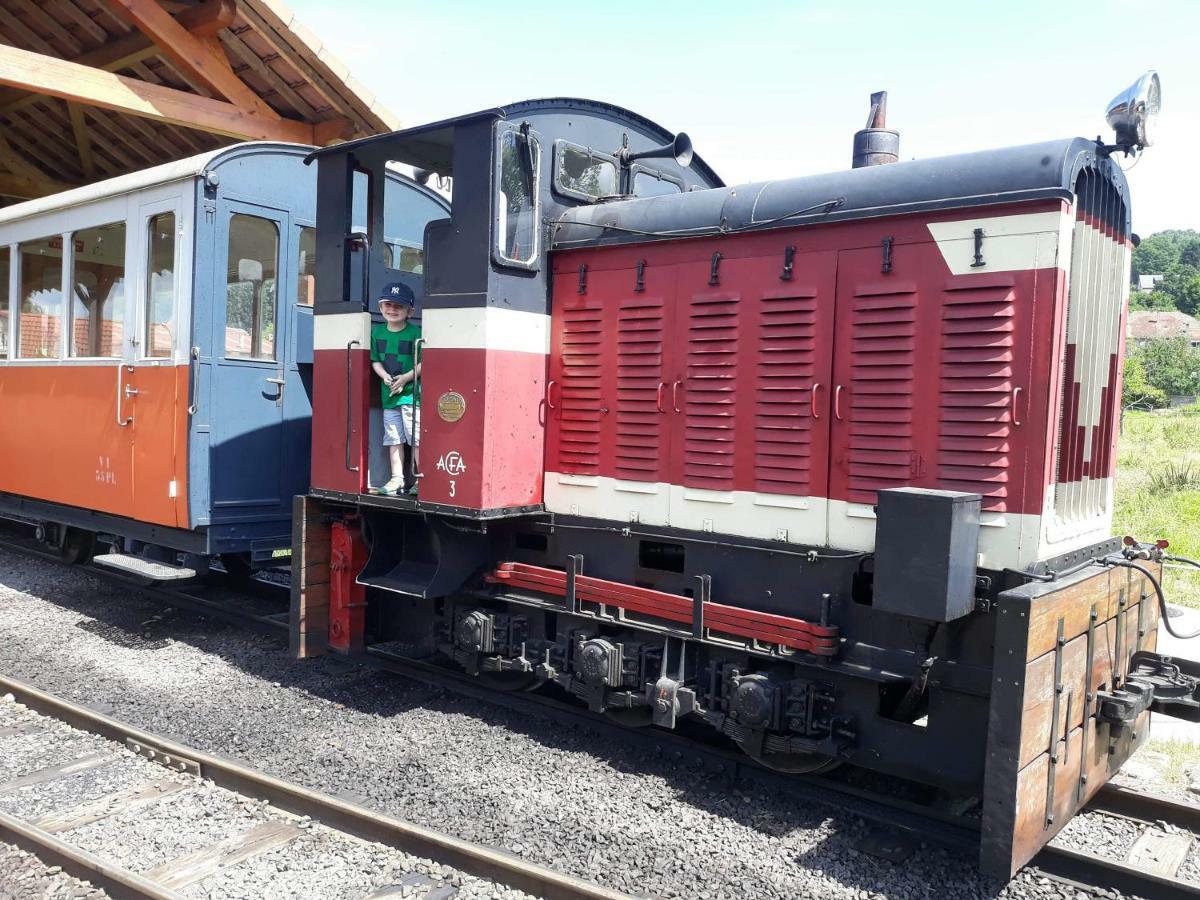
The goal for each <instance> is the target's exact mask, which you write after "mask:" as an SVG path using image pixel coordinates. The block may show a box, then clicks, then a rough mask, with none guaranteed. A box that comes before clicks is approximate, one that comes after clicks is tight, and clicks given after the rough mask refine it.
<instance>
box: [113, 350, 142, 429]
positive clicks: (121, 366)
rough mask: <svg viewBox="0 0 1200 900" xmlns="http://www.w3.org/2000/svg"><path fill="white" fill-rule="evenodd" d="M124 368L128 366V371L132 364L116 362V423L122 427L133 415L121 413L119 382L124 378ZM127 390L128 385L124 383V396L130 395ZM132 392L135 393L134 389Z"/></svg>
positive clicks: (130, 369) (131, 368)
mask: <svg viewBox="0 0 1200 900" xmlns="http://www.w3.org/2000/svg"><path fill="white" fill-rule="evenodd" d="M126 368H128V369H129V371H130V372H132V371H133V366H126V365H125V363H117V424H118V425H120V426H121V427H122V428H125V427H126V426H127V425H129V423H131V422H132V421H133V416H128V417H126V416H123V415H122V414H121V394H122V390H121V382H122V381H123V380H124V378H123V374H124V370H125V369H126ZM129 390H130V388H129V385H125V391H124V394H125V396H126V397H129V396H131V394H130V393H129ZM133 393H134V394H136V393H137V391H136V390H135V391H134V392H133Z"/></svg>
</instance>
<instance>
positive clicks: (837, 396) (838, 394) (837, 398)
mask: <svg viewBox="0 0 1200 900" xmlns="http://www.w3.org/2000/svg"><path fill="white" fill-rule="evenodd" d="M833 417H834V418H835V419H837V420H838V421H839V422H840V421H842V386H841V385H840V384H839V385H838V386H837V387H835V388H834V389H833Z"/></svg>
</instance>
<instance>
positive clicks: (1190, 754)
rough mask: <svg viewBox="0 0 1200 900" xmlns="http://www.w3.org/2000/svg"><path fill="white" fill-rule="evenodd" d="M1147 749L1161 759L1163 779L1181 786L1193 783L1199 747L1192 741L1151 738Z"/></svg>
mask: <svg viewBox="0 0 1200 900" xmlns="http://www.w3.org/2000/svg"><path fill="white" fill-rule="evenodd" d="M1146 750H1148V751H1150V753H1152V754H1155V755H1156V756H1158V757H1159V758H1160V759H1161V770H1160V771H1161V773H1162V779H1163V781H1165V782H1167V783H1168V784H1174V785H1179V786H1181V787H1184V786H1187V785H1189V784H1191V783H1192V781H1193V777H1192V776H1193V773H1194V772H1195V771H1196V770H1197V765H1196V759H1197V756H1196V753H1197V747H1196V745H1195V744H1193V743H1192V742H1191V741H1181V740H1164V739H1162V738H1158V739H1155V738H1151V739H1150V742H1149V743H1148V744H1146Z"/></svg>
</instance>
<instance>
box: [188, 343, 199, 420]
mask: <svg viewBox="0 0 1200 900" xmlns="http://www.w3.org/2000/svg"><path fill="white" fill-rule="evenodd" d="M189 369H190V371H189V372H188V375H189V377H190V378H191V382H190V383H189V384H188V408H187V411H188V415H189V416H194V415H195V414H196V412H197V410H199V409H200V406H199V405H198V404H197V403H196V390H197V385H198V384H199V383H200V348H199V347H193V348H192V352H191V365H190V366H189Z"/></svg>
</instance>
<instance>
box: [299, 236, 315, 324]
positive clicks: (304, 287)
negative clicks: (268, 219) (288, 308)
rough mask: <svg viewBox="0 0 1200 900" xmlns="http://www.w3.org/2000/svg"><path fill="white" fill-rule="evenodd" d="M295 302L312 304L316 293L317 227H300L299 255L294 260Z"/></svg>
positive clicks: (305, 304) (306, 304) (304, 304)
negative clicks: (295, 273)
mask: <svg viewBox="0 0 1200 900" xmlns="http://www.w3.org/2000/svg"><path fill="white" fill-rule="evenodd" d="M296 272H297V273H298V274H297V276H296V302H297V303H299V304H300V305H301V306H312V305H313V298H314V297H316V295H317V229H315V228H301V229H300V256H299V258H298V259H297V260H296Z"/></svg>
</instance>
